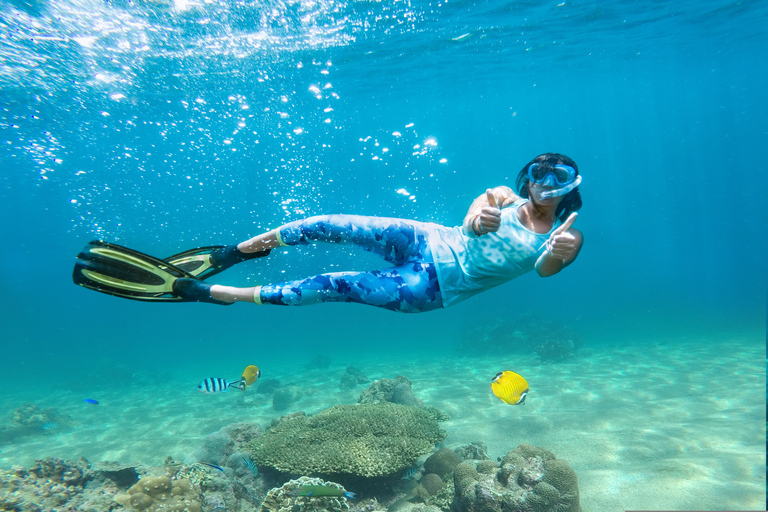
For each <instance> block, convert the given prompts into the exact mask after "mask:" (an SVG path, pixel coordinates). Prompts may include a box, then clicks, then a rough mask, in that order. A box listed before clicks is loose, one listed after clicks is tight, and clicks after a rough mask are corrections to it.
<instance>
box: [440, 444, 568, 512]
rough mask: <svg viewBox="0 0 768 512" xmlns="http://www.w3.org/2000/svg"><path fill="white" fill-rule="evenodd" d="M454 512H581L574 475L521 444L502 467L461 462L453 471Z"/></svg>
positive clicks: (565, 466) (558, 462) (561, 464)
mask: <svg viewBox="0 0 768 512" xmlns="http://www.w3.org/2000/svg"><path fill="white" fill-rule="evenodd" d="M454 485H455V499H454V502H453V507H452V508H453V510H454V511H455V512H502V511H503V512H581V506H580V504H579V488H578V481H577V479H576V473H575V472H574V471H573V469H571V467H570V466H569V465H568V463H567V462H566V461H564V460H562V459H557V458H556V457H555V455H554V454H553V453H552V452H550V451H548V450H545V449H543V448H537V447H534V446H531V445H527V444H521V445H520V446H518V447H517V448H515V449H514V450H512V451H510V452H509V453H508V454H507V455H506V456H505V457H504V459H503V460H502V461H501V464H497V463H496V462H494V461H491V460H482V461H464V462H462V463H461V464H459V465H458V466H456V469H455V470H454Z"/></svg>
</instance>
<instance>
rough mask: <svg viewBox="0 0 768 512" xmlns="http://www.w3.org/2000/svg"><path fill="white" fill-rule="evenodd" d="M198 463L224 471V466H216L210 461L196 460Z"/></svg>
mask: <svg viewBox="0 0 768 512" xmlns="http://www.w3.org/2000/svg"><path fill="white" fill-rule="evenodd" d="M198 464H200V465H203V466H208V467H209V468H213V469H215V470H218V471H221V472H222V473H224V468H223V467H221V466H217V465H216V464H211V463H210V462H198Z"/></svg>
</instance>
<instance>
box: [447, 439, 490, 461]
mask: <svg viewBox="0 0 768 512" xmlns="http://www.w3.org/2000/svg"><path fill="white" fill-rule="evenodd" d="M454 451H455V452H456V453H457V454H458V455H459V457H461V458H462V460H467V459H476V460H486V459H490V457H488V447H487V446H486V445H485V443H481V442H480V441H475V442H473V443H469V444H467V445H464V446H460V447H459V448H456V449H455V450H454Z"/></svg>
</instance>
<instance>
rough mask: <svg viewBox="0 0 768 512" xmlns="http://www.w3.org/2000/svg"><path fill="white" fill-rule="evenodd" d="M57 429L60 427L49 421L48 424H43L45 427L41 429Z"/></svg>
mask: <svg viewBox="0 0 768 512" xmlns="http://www.w3.org/2000/svg"><path fill="white" fill-rule="evenodd" d="M56 427H58V425H57V424H56V423H54V422H52V421H49V422H48V423H43V426H42V427H40V428H42V429H43V430H53V429H54V428H56Z"/></svg>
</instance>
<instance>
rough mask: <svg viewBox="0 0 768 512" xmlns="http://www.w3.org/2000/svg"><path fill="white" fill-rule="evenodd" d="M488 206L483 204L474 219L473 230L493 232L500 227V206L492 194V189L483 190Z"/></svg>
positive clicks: (483, 232) (481, 232)
mask: <svg viewBox="0 0 768 512" xmlns="http://www.w3.org/2000/svg"><path fill="white" fill-rule="evenodd" d="M485 196H486V198H487V199H488V206H483V208H482V210H480V214H479V215H478V216H477V218H476V219H475V232H477V233H480V234H485V233H495V232H496V231H498V230H499V227H501V208H499V204H498V202H497V201H496V196H494V195H493V190H492V189H490V188H489V189H487V190H486V191H485Z"/></svg>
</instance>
